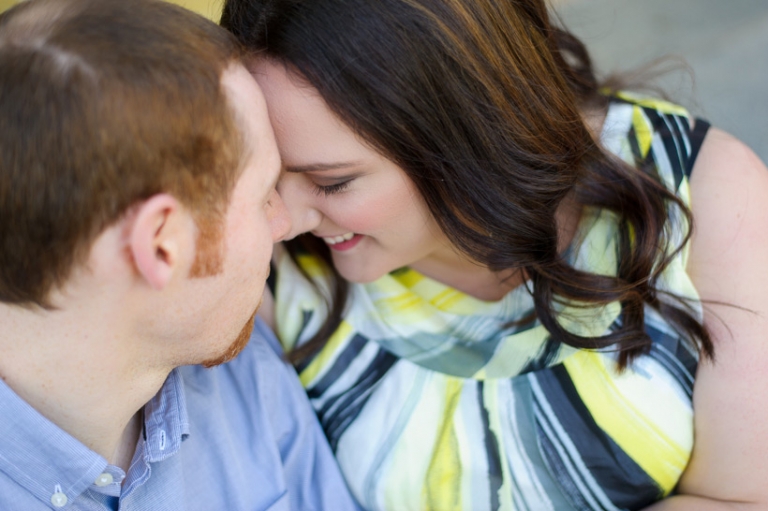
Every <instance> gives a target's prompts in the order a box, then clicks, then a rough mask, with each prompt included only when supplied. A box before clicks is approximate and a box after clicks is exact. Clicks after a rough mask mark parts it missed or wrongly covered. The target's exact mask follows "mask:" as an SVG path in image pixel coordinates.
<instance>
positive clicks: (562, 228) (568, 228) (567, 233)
mask: <svg viewBox="0 0 768 511" xmlns="http://www.w3.org/2000/svg"><path fill="white" fill-rule="evenodd" d="M581 212H582V207H581V205H579V204H578V203H577V202H576V201H575V200H574V199H573V198H572V197H570V196H568V197H566V198H565V199H563V201H562V203H561V204H560V206H559V207H558V209H557V212H556V213H555V218H556V221H557V225H558V247H557V248H558V251H559V252H560V253H562V252H564V251H565V250H566V249H567V248H568V247H569V246H570V244H571V242H572V241H573V239H574V236H575V235H576V232H577V230H578V226H579V221H580V219H581ZM411 268H412V269H414V270H416V271H418V272H419V273H421V274H422V275H424V276H426V277H429V278H431V279H432V280H436V281H437V282H440V283H442V284H445V285H446V286H449V287H451V288H453V289H456V290H457V291H461V292H462V293H464V294H467V295H469V296H472V297H474V298H477V299H478V300H483V301H486V302H496V301H499V300H501V299H502V298H504V296H506V295H507V294H508V293H509V292H510V291H512V290H513V289H515V288H517V287H518V286H520V285H522V284H523V283H524V282H525V281H526V279H527V278H528V277H527V275H526V274H525V272H524V271H523V270H521V269H509V270H504V271H500V272H496V271H493V270H491V269H490V268H488V267H487V266H485V265H483V264H482V263H480V262H478V261H474V260H472V259H470V258H469V257H467V256H466V255H464V254H462V253H460V252H459V251H458V250H456V249H455V248H454V247H453V246H450V247H449V246H446V247H445V250H443V251H442V253H440V254H433V255H432V256H431V257H429V258H427V259H423V260H421V261H417V262H416V263H413V264H412V265H411Z"/></svg>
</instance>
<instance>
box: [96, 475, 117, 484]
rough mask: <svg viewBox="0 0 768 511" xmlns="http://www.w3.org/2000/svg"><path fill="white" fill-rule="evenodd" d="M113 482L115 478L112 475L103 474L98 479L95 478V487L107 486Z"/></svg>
mask: <svg viewBox="0 0 768 511" xmlns="http://www.w3.org/2000/svg"><path fill="white" fill-rule="evenodd" d="M113 482H115V478H114V477H112V474H110V473H107V472H104V473H103V474H101V475H100V476H99V477H97V478H96V483H95V484H96V486H109V485H110V484H112V483H113Z"/></svg>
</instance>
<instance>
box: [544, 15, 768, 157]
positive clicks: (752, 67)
mask: <svg viewBox="0 0 768 511" xmlns="http://www.w3.org/2000/svg"><path fill="white" fill-rule="evenodd" d="M552 4H553V7H554V9H555V12H556V13H558V14H559V16H560V18H561V20H562V21H563V23H564V24H565V25H566V27H567V28H568V29H569V30H571V31H572V32H573V33H575V34H576V35H578V36H579V37H580V38H581V39H582V40H583V41H584V42H585V43H586V44H587V47H588V48H589V49H590V51H591V54H592V57H593V60H594V63H595V66H596V68H597V69H598V71H600V72H601V73H602V74H607V73H608V72H614V71H622V70H628V69H632V68H636V67H637V66H641V65H643V64H645V63H648V62H649V61H652V60H654V59H656V58H658V57H661V56H664V55H672V56H675V57H677V58H679V59H680V58H681V59H684V61H685V62H687V64H688V66H689V67H690V70H691V71H692V73H693V75H692V76H691V74H690V73H689V72H688V71H686V70H685V69H683V70H677V71H675V72H672V73H669V74H666V75H664V76H663V77H662V78H660V79H658V80H656V81H655V83H658V84H659V85H660V86H661V87H662V88H663V90H664V91H665V92H667V93H668V95H669V96H670V97H671V98H672V99H673V100H675V101H677V102H679V103H681V104H683V105H684V106H686V107H688V108H689V109H690V110H691V111H692V112H693V113H695V114H696V115H698V116H701V117H704V118H706V119H708V120H709V121H710V122H712V123H713V124H714V125H716V126H717V127H719V128H721V129H724V130H725V131H728V132H730V133H732V134H733V135H735V136H736V137H738V138H740V139H741V140H743V141H744V142H745V143H747V145H749V146H750V147H751V148H752V149H753V150H754V151H755V152H756V153H757V154H758V155H759V156H760V157H761V158H762V159H763V161H764V162H768V0H552ZM678 62H679V61H678Z"/></svg>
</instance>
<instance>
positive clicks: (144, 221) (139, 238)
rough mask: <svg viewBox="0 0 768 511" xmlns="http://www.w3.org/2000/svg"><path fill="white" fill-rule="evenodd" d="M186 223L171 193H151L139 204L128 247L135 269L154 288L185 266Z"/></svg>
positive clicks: (165, 282)
mask: <svg viewBox="0 0 768 511" xmlns="http://www.w3.org/2000/svg"><path fill="white" fill-rule="evenodd" d="M187 224H188V222H187V221H186V214H185V213H184V210H183V208H182V207H181V205H180V203H179V201H178V200H176V199H175V198H174V197H173V196H171V195H168V194H158V195H154V196H152V197H150V198H149V199H148V200H146V201H145V202H143V203H142V204H141V205H140V206H138V209H137V211H136V215H135V217H134V219H133V224H132V225H131V228H130V229H131V232H130V237H129V246H130V251H131V255H132V256H133V260H134V263H135V265H136V270H137V271H138V273H139V274H140V275H141V277H142V278H143V279H144V280H145V281H146V282H147V283H148V284H149V285H150V286H151V287H152V288H153V289H163V288H164V287H165V286H166V285H167V284H168V282H170V280H171V278H172V277H173V274H174V272H176V271H178V270H179V268H180V266H183V265H184V262H183V257H182V256H183V251H184V250H185V248H187V247H186V245H188V244H189V240H188V239H186V238H188V237H189V236H190V233H189V232H187V231H188V230H189V226H188V225H187ZM191 235H192V240H193V241H192V243H193V244H194V233H191Z"/></svg>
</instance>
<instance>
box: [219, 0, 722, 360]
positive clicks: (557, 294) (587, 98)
mask: <svg viewBox="0 0 768 511" xmlns="http://www.w3.org/2000/svg"><path fill="white" fill-rule="evenodd" d="M221 24H222V25H223V26H224V27H225V28H227V29H229V30H230V31H231V32H233V33H234V34H235V36H236V37H237V38H238V39H240V41H241V42H243V43H244V44H245V46H246V47H248V48H249V49H250V50H253V51H256V52H258V53H259V54H260V55H261V56H264V57H268V58H271V59H274V60H276V61H279V62H282V63H284V64H285V65H286V66H287V67H288V68H289V69H291V70H292V71H294V72H295V73H296V74H297V76H298V77H300V78H303V79H305V80H306V81H307V82H308V83H309V84H310V85H312V86H313V87H315V88H316V89H317V90H318V91H319V92H320V94H321V95H322V97H323V98H324V99H325V101H326V102H327V104H328V105H329V107H330V108H331V110H333V111H334V112H335V113H336V115H338V116H339V117H340V118H341V119H342V120H344V122H346V123H347V124H348V125H349V126H350V127H351V128H352V129H353V130H355V131H356V132H357V133H358V134H359V135H360V136H361V137H363V139H365V140H366V141H367V142H368V143H370V144H371V145H372V146H373V147H375V148H376V149H377V150H379V151H380V152H381V153H382V154H384V155H386V156H387V157H388V158H390V159H391V160H392V161H394V162H396V163H397V164H398V165H399V166H400V167H402V168H403V170H404V171H405V172H406V173H407V174H408V175H409V177H410V178H411V179H412V180H413V182H414V183H415V184H416V186H417V187H418V189H419V191H420V193H421V194H422V196H423V197H424V200H425V201H426V203H427V205H428V207H429V209H430V211H431V212H432V215H433V216H434V217H435V219H436V220H437V222H438V224H439V225H440V227H441V228H442V230H443V232H444V233H445V234H446V235H447V236H448V237H449V239H450V240H451V241H452V242H453V243H454V244H455V245H456V247H458V248H459V249H460V250H461V251H463V252H464V253H465V254H467V255H468V256H470V257H471V258H473V259H474V260H476V261H479V262H481V263H482V264H484V265H486V266H487V267H488V268H490V269H491V270H495V271H501V270H507V269H521V270H523V271H524V272H525V274H526V275H527V277H529V279H530V282H531V287H530V289H531V293H532V295H533V298H534V303H535V313H536V316H537V317H538V318H539V320H540V321H541V322H542V324H543V325H544V326H545V327H546V328H547V329H548V331H549V332H550V334H551V335H552V336H553V338H555V339H557V340H559V341H561V342H563V343H566V344H569V345H571V346H575V347H580V348H598V347H604V346H608V345H612V344H614V343H617V344H618V346H619V348H620V350H621V354H620V357H619V362H620V365H621V366H622V367H624V366H626V364H627V363H628V362H629V361H631V360H632V359H633V358H634V357H635V356H637V355H639V354H640V353H643V352H644V351H645V350H647V349H649V347H650V339H649V338H648V336H647V335H646V333H645V331H644V304H646V303H647V304H650V305H651V306H652V307H654V308H656V309H658V310H659V312H660V313H661V314H662V315H664V316H665V317H666V318H667V319H668V320H670V321H671V322H672V323H673V324H675V325H676V326H677V327H678V328H679V329H680V330H681V332H683V334H684V335H685V336H686V337H688V338H689V339H691V340H692V341H696V342H697V344H698V345H699V346H700V347H701V348H702V351H703V352H704V353H706V354H710V355H711V353H712V345H711V342H710V339H709V336H708V335H707V332H706V330H705V329H704V328H703V326H702V325H701V324H700V323H699V322H698V321H697V319H696V318H695V316H694V315H693V314H692V313H691V312H690V311H689V310H688V309H687V307H686V305H685V303H684V302H683V301H681V300H675V299H672V300H667V299H664V300H662V299H660V298H659V294H660V292H659V291H658V290H657V289H656V287H655V280H656V277H657V276H658V275H659V273H660V272H661V271H662V270H663V269H664V268H665V267H666V266H667V264H668V262H669V260H670V259H671V257H672V256H671V255H670V254H671V253H674V252H675V251H676V250H679V249H680V247H672V249H671V250H670V249H669V247H668V246H667V241H666V236H665V226H666V225H667V220H668V208H669V207H671V206H670V205H674V206H675V207H677V208H679V209H680V211H681V212H682V214H683V215H684V216H686V217H687V219H688V220H689V221H690V220H691V218H690V212H689V211H688V209H687V208H686V207H685V205H684V204H683V203H682V202H681V201H680V200H679V199H678V198H676V197H675V195H674V194H672V193H670V192H668V191H667V190H666V189H665V188H664V186H663V185H661V184H660V183H659V182H658V181H657V178H656V177H655V176H654V175H653V174H652V173H647V172H643V171H640V170H638V169H635V168H633V167H631V166H629V165H626V164H624V163H622V162H620V161H618V159H616V158H615V157H611V156H609V155H607V154H606V153H605V152H604V151H603V150H602V149H601V148H600V147H599V145H598V144H597V143H596V141H595V140H594V138H593V136H592V134H591V132H590V131H589V129H588V128H587V126H586V124H585V121H584V118H583V117H582V114H583V113H584V112H586V111H589V110H591V109H596V108H600V107H601V106H603V105H604V104H605V102H606V99H605V98H604V96H602V95H601V94H599V93H598V88H599V84H598V81H597V80H596V78H595V75H594V73H593V71H592V65H591V62H590V60H589V56H588V54H587V52H586V50H585V48H584V46H583V45H582V44H581V43H580V41H579V40H578V39H576V38H575V37H574V36H572V35H571V34H569V33H568V32H566V31H565V30H563V29H560V28H557V27H555V26H553V25H552V24H551V22H550V19H549V13H548V12H547V8H546V5H545V3H544V2H543V1H541V0H517V1H512V0H375V1H371V0H227V2H226V3H225V6H224V11H223V15H222V20H221ZM566 196H570V197H573V198H574V199H575V200H576V201H577V202H578V203H579V204H581V205H583V206H594V207H598V208H606V209H608V210H611V211H613V212H615V213H616V215H617V217H618V218H619V246H620V254H619V261H620V264H619V268H618V274H617V276H615V277H612V276H602V275H596V274H591V273H585V272H582V271H579V270H577V269H575V268H573V267H572V266H570V265H569V264H567V263H566V262H565V261H564V259H563V257H562V255H561V254H560V253H559V252H558V226H557V223H556V219H555V211H556V210H557V208H558V206H559V205H560V204H561V203H562V201H563V199H564V198H566ZM314 241H315V243H313V242H312V241H311V240H310V241H309V242H308V241H307V240H306V239H304V240H303V241H296V242H294V244H293V246H292V247H291V250H293V251H294V252H295V251H296V250H297V246H296V244H297V243H304V245H305V246H304V247H303V248H304V249H309V250H311V251H312V252H314V253H317V254H320V255H322V256H323V257H324V258H325V260H326V261H328V264H329V266H330V267H331V268H332V264H331V263H330V259H329V255H328V251H327V248H325V247H324V246H322V245H321V244H320V243H316V241H317V240H314ZM686 241H687V237H686ZM336 281H337V282H336V287H335V295H336V296H334V297H333V298H332V300H331V301H332V307H331V311H332V313H331V315H330V317H329V319H328V321H327V322H326V324H325V327H324V328H323V329H322V330H321V331H320V332H318V334H317V335H316V336H315V337H314V338H313V340H312V341H310V342H309V343H308V344H305V345H304V346H303V347H302V348H300V350H301V351H299V352H298V353H294V354H293V358H294V359H296V358H301V357H303V356H307V355H309V354H311V353H312V352H314V351H316V350H317V349H318V348H319V347H320V346H322V344H323V343H324V342H325V341H326V340H327V338H328V336H329V335H330V334H331V333H332V332H333V331H334V330H335V328H336V327H337V326H338V324H339V322H340V319H341V314H342V312H343V307H344V300H345V299H346V283H344V282H343V280H342V279H341V278H340V277H339V276H338V274H336ZM558 299H562V300H567V301H576V302H582V303H587V304H594V305H595V306H599V305H601V304H606V303H609V302H613V301H619V302H620V303H621V305H622V315H621V321H620V323H621V327H620V328H619V329H617V330H615V331H612V332H610V333H608V334H606V335H604V336H602V337H598V338H586V337H579V336H577V335H574V334H573V333H571V332H568V331H567V330H565V329H564V328H563V327H562V326H561V325H560V324H559V323H558V321H557V320H556V318H555V301H556V300H558Z"/></svg>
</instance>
